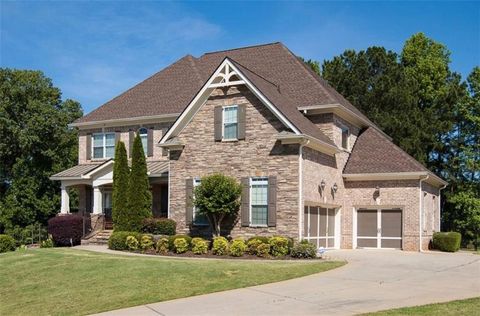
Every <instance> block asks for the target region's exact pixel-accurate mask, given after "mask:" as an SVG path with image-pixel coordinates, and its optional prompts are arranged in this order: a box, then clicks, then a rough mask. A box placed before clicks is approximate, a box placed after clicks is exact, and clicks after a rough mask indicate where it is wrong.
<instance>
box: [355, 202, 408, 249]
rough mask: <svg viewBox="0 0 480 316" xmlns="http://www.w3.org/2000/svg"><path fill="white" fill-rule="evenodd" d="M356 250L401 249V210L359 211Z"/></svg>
mask: <svg viewBox="0 0 480 316" xmlns="http://www.w3.org/2000/svg"><path fill="white" fill-rule="evenodd" d="M357 247H358V248H397V249H400V248H402V210H400V209H385V210H383V209H372V210H369V209H359V210H358V211H357Z"/></svg>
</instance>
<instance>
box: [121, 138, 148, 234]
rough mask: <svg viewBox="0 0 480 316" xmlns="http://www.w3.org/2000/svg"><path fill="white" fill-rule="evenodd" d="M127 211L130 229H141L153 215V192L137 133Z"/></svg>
mask: <svg viewBox="0 0 480 316" xmlns="http://www.w3.org/2000/svg"><path fill="white" fill-rule="evenodd" d="M127 200H128V203H127V213H128V216H126V218H125V220H127V221H128V226H129V227H128V229H129V230H132V231H141V229H142V226H143V220H144V219H145V218H148V217H152V192H150V183H149V182H148V175H147V162H146V161H145V152H144V151H143V146H142V140H141V139H140V136H139V135H138V134H137V135H136V136H135V139H134V141H133V148H132V168H131V171H130V179H129V182H128V195H127Z"/></svg>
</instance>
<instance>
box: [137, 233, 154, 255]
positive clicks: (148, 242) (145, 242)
mask: <svg viewBox="0 0 480 316" xmlns="http://www.w3.org/2000/svg"><path fill="white" fill-rule="evenodd" d="M153 245H154V242H153V237H152V236H151V235H143V236H142V238H141V239H140V248H142V250H143V251H146V250H150V249H152V248H153Z"/></svg>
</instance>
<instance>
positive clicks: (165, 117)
mask: <svg viewBox="0 0 480 316" xmlns="http://www.w3.org/2000/svg"><path fill="white" fill-rule="evenodd" d="M179 115H180V113H172V114H161V115H150V116H137V117H128V118H121V119H111V120H103V121H94V122H79V123H70V124H68V127H78V128H83V129H85V128H98V127H115V126H125V125H129V124H142V123H145V124H148V123H156V122H173V121H175V119H176V118H177V117H178V116H179Z"/></svg>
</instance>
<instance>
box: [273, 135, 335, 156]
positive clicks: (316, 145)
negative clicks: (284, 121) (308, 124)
mask: <svg viewBox="0 0 480 316" xmlns="http://www.w3.org/2000/svg"><path fill="white" fill-rule="evenodd" d="M277 139H278V140H279V141H281V142H282V144H300V145H304V146H306V147H309V148H312V149H315V150H318V151H320V152H323V153H326V154H328V155H331V156H333V155H335V154H336V153H338V152H340V150H339V149H338V148H337V147H335V146H332V145H330V144H327V143H325V142H323V141H321V140H319V139H316V138H314V137H311V136H309V135H305V134H300V135H295V134H287V135H282V134H279V135H277Z"/></svg>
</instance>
